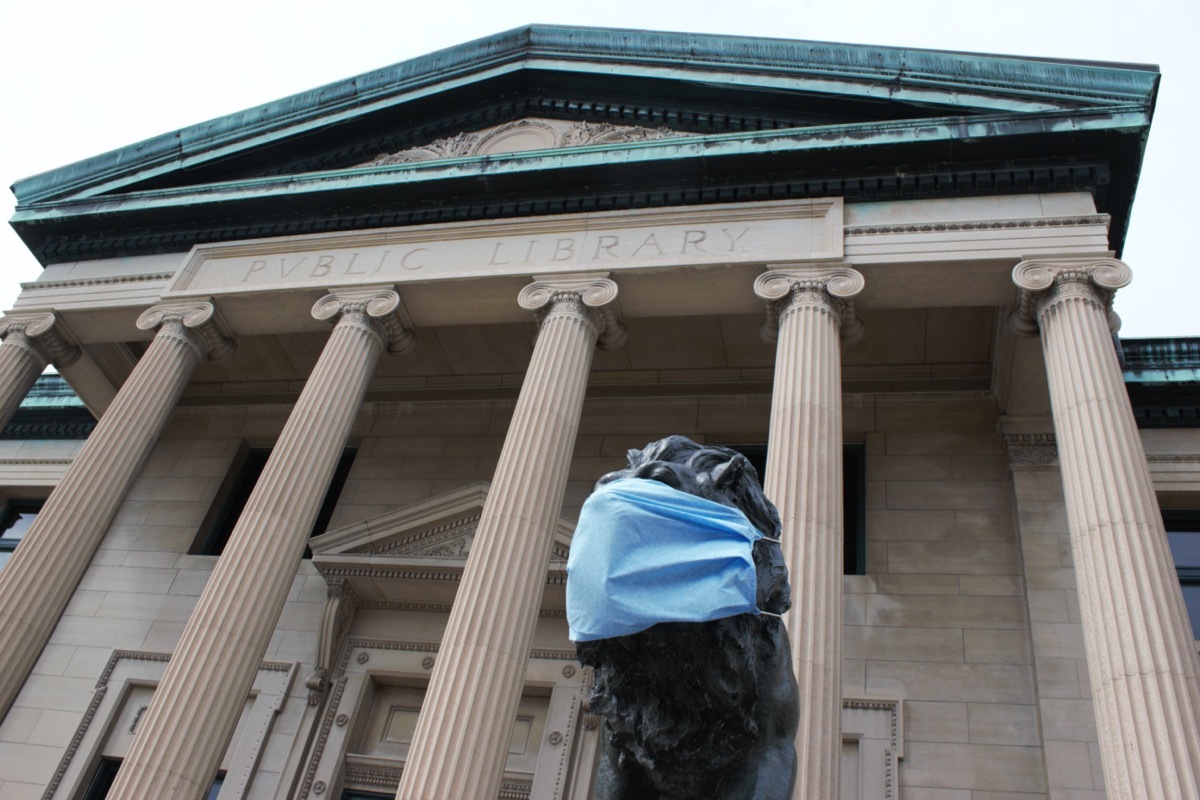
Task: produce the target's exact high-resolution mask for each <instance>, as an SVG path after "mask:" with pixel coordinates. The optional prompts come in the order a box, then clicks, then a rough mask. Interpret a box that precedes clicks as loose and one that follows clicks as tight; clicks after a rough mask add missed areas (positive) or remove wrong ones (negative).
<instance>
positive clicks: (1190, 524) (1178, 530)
mask: <svg viewBox="0 0 1200 800" xmlns="http://www.w3.org/2000/svg"><path fill="white" fill-rule="evenodd" d="M1163 524H1164V525H1165V526H1166V529H1167V544H1169V545H1170V547H1171V558H1173V559H1174V561H1175V572H1176V574H1177V575H1178V576H1179V588H1180V589H1181V590H1182V592H1183V602H1184V605H1186V606H1187V612H1188V618H1189V619H1190V620H1191V622H1192V637H1193V638H1195V639H1200V511H1164V512H1163Z"/></svg>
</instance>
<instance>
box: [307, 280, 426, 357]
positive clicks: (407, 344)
mask: <svg viewBox="0 0 1200 800" xmlns="http://www.w3.org/2000/svg"><path fill="white" fill-rule="evenodd" d="M312 315H313V317H314V318H316V319H319V320H334V321H335V322H336V324H339V325H355V324H357V325H359V326H361V327H363V328H364V329H366V330H368V331H370V333H371V334H372V335H374V336H375V337H377V338H378V339H379V340H380V342H381V343H382V344H383V345H384V346H385V347H386V348H387V351H388V352H389V353H399V354H401V355H407V354H408V353H411V352H412V351H413V348H415V347H416V346H417V335H416V334H415V333H414V332H413V330H412V327H413V326H412V323H411V321H410V320H409V317H408V312H407V311H406V310H405V308H404V304H403V303H401V302H400V295H399V293H398V292H397V291H396V290H395V288H394V287H392V286H363V287H356V288H343V289H331V290H330V292H329V294H327V295H325V296H324V297H322V298H321V299H320V300H318V301H317V302H316V304H315V305H314V306H313V308H312Z"/></svg>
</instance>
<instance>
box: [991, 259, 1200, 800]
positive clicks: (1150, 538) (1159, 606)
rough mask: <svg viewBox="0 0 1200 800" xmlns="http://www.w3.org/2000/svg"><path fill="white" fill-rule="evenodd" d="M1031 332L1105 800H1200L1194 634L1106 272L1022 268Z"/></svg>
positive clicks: (1103, 267)
mask: <svg viewBox="0 0 1200 800" xmlns="http://www.w3.org/2000/svg"><path fill="white" fill-rule="evenodd" d="M1013 278H1014V280H1015V282H1016V283H1017V285H1018V286H1019V287H1021V288H1022V289H1023V290H1025V291H1024V293H1023V297H1022V307H1021V308H1020V309H1019V310H1018V311H1017V312H1016V313H1015V314H1014V315H1013V321H1014V324H1015V325H1016V326H1017V327H1018V329H1024V330H1026V331H1027V332H1028V331H1030V330H1031V326H1032V325H1036V328H1032V330H1037V329H1040V331H1041V339H1042V349H1043V352H1044V354H1045V360H1046V372H1047V374H1048V376H1049V383H1050V399H1051V407H1052V410H1053V416H1054V428H1055V434H1056V439H1057V442H1058V452H1059V460H1060V462H1061V465H1062V477H1063V485H1064V488H1065V490H1066V491H1065V495H1066V505H1067V517H1068V522H1069V524H1070V530H1071V547H1072V552H1073V555H1074V561H1075V569H1076V572H1077V575H1078V580H1079V599H1080V617H1081V621H1082V623H1083V633H1084V642H1085V646H1086V648H1087V657H1088V670H1089V673H1090V675H1091V683H1092V694H1093V697H1094V698H1095V710H1096V723H1097V728H1098V734H1099V738H1100V746H1101V753H1102V758H1103V764H1104V778H1105V784H1106V788H1107V792H1108V797H1109V800H1134V798H1136V799H1137V800H1184V799H1185V798H1186V799H1187V800H1194V799H1195V798H1197V797H1200V690H1198V687H1197V671H1198V664H1197V659H1196V653H1195V650H1194V649H1193V647H1194V645H1193V642H1192V632H1191V628H1190V626H1189V625H1188V622H1187V616H1186V610H1185V608H1184V606H1183V601H1182V598H1181V596H1180V592H1179V582H1178V579H1177V577H1176V574H1175V568H1174V564H1173V562H1172V558H1171V553H1170V550H1169V548H1168V546H1167V539H1166V534H1165V532H1164V530H1163V525H1162V518H1161V516H1160V514H1159V510H1158V504H1157V502H1156V499H1155V496H1154V487H1153V484H1152V481H1151V477H1150V471H1149V468H1148V466H1147V464H1146V456H1145V453H1144V452H1143V449H1142V443H1141V439H1140V437H1139V435H1138V430H1137V424H1136V423H1135V421H1134V417H1133V412H1132V409H1131V407H1130V404H1129V398H1128V395H1127V394H1126V392H1125V387H1124V383H1123V381H1122V378H1121V369H1120V366H1119V364H1118V362H1117V356H1116V353H1115V351H1114V348H1113V343H1112V336H1111V333H1110V324H1109V323H1110V313H1109V306H1110V303H1111V300H1112V294H1113V291H1114V290H1116V289H1118V288H1120V287H1122V286H1125V285H1126V284H1127V283H1128V282H1129V279H1130V273H1129V268H1128V267H1127V266H1125V265H1124V264H1123V263H1121V262H1119V261H1116V260H1113V259H1092V260H1087V261H1074V262H1072V261H1065V262H1064V261H1057V260H1056V261H1046V262H1023V263H1022V264H1019V265H1018V266H1017V268H1016V270H1015V271H1014V273H1013Z"/></svg>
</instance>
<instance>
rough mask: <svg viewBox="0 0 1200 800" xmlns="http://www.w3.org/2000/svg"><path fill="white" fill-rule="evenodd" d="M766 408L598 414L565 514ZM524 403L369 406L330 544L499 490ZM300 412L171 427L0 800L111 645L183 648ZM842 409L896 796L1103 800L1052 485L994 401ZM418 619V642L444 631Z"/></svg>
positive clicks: (283, 648)
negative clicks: (675, 443) (232, 522)
mask: <svg viewBox="0 0 1200 800" xmlns="http://www.w3.org/2000/svg"><path fill="white" fill-rule="evenodd" d="M769 405H770V400H769V397H767V396H765V395H753V396H721V395H708V396H703V397H696V396H685V397H651V398H628V397H626V398H619V399H610V398H605V397H596V398H593V399H591V400H588V401H587V402H586V403H585V407H584V413H583V419H582V423H581V428H580V436H579V439H578V441H577V442H576V447H575V453H574V459H573V462H572V466H571V471H570V483H569V485H568V490H567V496H566V500H565V506H564V509H563V513H564V516H566V517H568V518H573V517H574V516H575V515H576V514H577V512H578V508H579V506H580V505H581V504H582V502H583V500H584V498H585V497H586V496H587V494H588V493H589V492H590V491H591V487H592V485H593V483H594V482H595V480H596V478H597V477H599V476H600V475H601V474H603V473H605V472H607V471H610V470H613V469H618V468H620V467H621V466H623V464H624V463H625V452H626V450H628V449H629V448H632V447H641V446H643V445H645V444H646V443H647V442H648V441H650V440H651V439H654V438H658V437H660V436H663V435H666V434H669V433H680V434H684V435H688V436H692V437H693V438H696V439H697V440H701V441H708V442H721V443H732V444H739V443H744V444H751V443H762V442H764V440H765V438H766V431H767V424H768V419H769V410H770V409H769ZM512 407H513V403H512V402H511V401H507V400H488V401H463V402H445V403H436V404H434V403H430V404H412V403H396V402H369V403H368V404H367V405H366V406H364V408H363V410H362V412H361V414H360V416H359V419H358V421H357V423H356V426H355V430H354V433H353V435H352V442H351V443H352V444H354V445H356V446H357V447H358V453H357V457H356V459H355V462H354V465H353V468H352V469H351V472H350V475H349V478H348V479H347V481H346V484H345V487H344V489H343V491H342V494H341V497H340V500H339V503H338V505H337V508H336V510H335V513H334V517H333V520H332V522H331V526H330V527H331V528H337V527H340V526H343V525H347V524H350V523H353V522H357V521H359V520H361V519H364V518H369V517H373V516H376V515H378V514H382V513H384V512H386V511H390V510H394V509H397V508H401V507H404V506H407V505H410V504H412V503H415V502H419V501H421V500H425V499H427V498H429V497H433V496H436V495H439V494H442V493H444V492H447V491H450V490H452V489H456V488H459V487H461V486H464V485H467V484H470V483H473V482H476V481H480V480H489V479H491V477H492V472H493V471H494V469H495V464H496V461H497V457H498V455H499V452H500V448H501V445H502V443H503V438H504V435H505V432H506V430H507V426H508V422H509V419H510V416H511V413H512ZM287 412H288V407H287V406H286V405H278V406H250V407H228V406H222V407H220V408H217V407H204V406H196V407H185V408H181V409H180V410H179V411H177V413H176V414H175V417H174V418H173V420H172V422H171V424H170V425H169V426H168V429H167V431H166V434H165V435H164V437H163V439H162V440H161V441H160V442H159V444H158V445H157V446H156V448H155V449H154V451H153V453H152V455H151V457H150V459H149V460H148V461H147V463H146V465H145V467H144V469H143V471H142V474H141V477H140V478H139V480H138V481H137V483H136V485H135V486H134V487H133V489H132V491H131V493H130V495H129V496H128V497H127V498H126V500H125V502H124V504H123V506H122V508H121V511H120V513H119V514H118V517H117V519H116V521H115V522H114V524H113V526H112V528H111V530H110V531H109V534H108V536H107V537H106V538H105V540H104V543H103V545H102V547H101V549H100V551H99V552H98V553H97V555H96V557H95V559H94V560H93V563H92V565H91V567H90V568H89V570H88V572H87V574H86V575H85V577H84V579H83V582H82V583H81V584H80V586H79V588H78V591H77V592H76V595H75V597H74V599H73V600H72V602H71V604H70V606H69V607H68V610H67V613H66V615H65V616H64V617H63V619H62V621H61V622H60V624H59V626H58V627H57V629H56V630H55V632H54V635H53V637H52V639H51V642H50V645H49V646H48V647H47V648H46V650H45V652H44V653H43V654H42V657H41V658H40V659H39V661H38V663H37V666H36V668H35V671H34V675H33V676H32V677H31V678H30V680H29V682H28V684H27V685H26V687H25V689H24V691H23V692H22V693H21V695H20V697H19V698H18V700H17V703H16V706H15V707H14V710H13V712H12V713H11V714H10V715H9V717H8V719H7V720H5V722H4V723H3V724H2V725H0V781H2V782H0V797H5V798H9V797H12V798H18V800H20V799H21V798H33V797H37V798H40V797H42V794H43V792H44V791H45V787H46V786H47V784H48V783H49V782H50V781H52V780H53V778H54V775H55V772H56V770H57V768H58V766H59V764H60V762H61V760H62V757H63V754H64V752H66V751H67V750H68V749H69V748H70V746H71V740H72V737H73V735H74V733H75V731H76V730H77V728H78V726H79V723H80V721H81V720H82V719H83V718H84V716H85V714H86V713H87V710H88V707H89V703H90V702H91V700H92V698H93V691H94V687H95V686H96V684H97V680H98V678H99V677H100V676H101V674H102V672H103V671H104V670H105V668H106V665H107V664H108V663H109V662H110V659H111V657H112V653H113V651H114V649H124V650H130V651H154V652H170V650H171V649H172V648H173V646H174V645H175V643H176V641H177V639H178V637H179V635H180V633H181V631H182V628H183V624H184V622H185V620H186V619H187V616H188V614H189V613H190V612H191V609H192V607H193V606H194V604H195V601H196V598H197V597H198V595H199V593H200V592H201V590H202V588H203V586H204V583H205V581H206V580H207V578H208V575H209V573H210V572H211V569H212V567H213V564H214V563H215V559H214V558H213V557H211V556H194V555H188V554H187V550H188V547H189V546H190V545H191V543H192V541H193V539H194V537H195V535H196V532H197V530H198V527H199V526H200V524H201V521H202V520H203V518H204V516H205V515H206V514H207V513H208V511H209V508H210V506H211V505H212V502H213V499H214V497H215V495H216V493H217V490H218V487H219V485H220V483H221V481H222V479H223V478H224V477H225V475H226V473H227V472H228V471H229V469H230V466H231V465H232V463H233V460H234V457H235V455H236V453H237V452H238V449H239V448H240V447H242V446H244V445H243V443H244V442H245V443H249V444H250V445H252V446H269V445H270V444H271V443H272V442H273V441H274V438H275V437H276V436H277V435H278V432H279V430H280V429H281V428H282V426H283V423H284V421H285V419H286V414H287ZM844 413H845V429H846V438H847V441H857V442H863V443H865V446H866V450H867V479H868V492H867V543H868V556H867V569H868V573H869V574H868V575H865V576H859V577H850V578H847V579H846V583H845V586H846V616H845V623H846V625H845V668H844V670H845V671H844V678H843V681H844V690H845V693H846V694H847V695H852V696H859V697H893V698H900V699H903V700H904V731H903V738H904V758H903V760H902V761H901V762H900V766H899V771H898V775H897V786H896V787H895V788H898V789H899V790H900V791H899V793H898V794H895V795H893V797H903V798H905V800H1036V799H1038V798H1040V799H1041V800H1053V799H1054V798H1064V799H1065V798H1071V799H1072V800H1098V798H1099V797H1100V796H1101V795H1100V794H1097V793H1096V790H1094V789H1092V788H1091V787H1092V786H1100V785H1102V784H1100V783H1099V781H1098V767H1097V766H1096V765H1095V757H1094V753H1093V748H1092V745H1091V744H1090V741H1091V740H1090V739H1089V738H1088V737H1089V736H1091V735H1092V733H1091V730H1090V728H1089V727H1088V724H1089V722H1088V720H1089V719H1090V718H1089V717H1088V713H1089V712H1090V700H1089V697H1088V693H1087V687H1086V670H1085V669H1084V668H1083V665H1082V662H1081V660H1080V659H1081V658H1082V650H1081V649H1077V646H1078V641H1077V639H1076V638H1074V637H1075V634H1074V633H1073V632H1072V630H1073V629H1072V628H1070V625H1073V624H1074V623H1075V622H1077V612H1076V611H1074V610H1073V605H1072V590H1073V584H1072V583H1070V576H1069V575H1068V574H1066V573H1065V572H1061V570H1062V569H1066V568H1067V567H1069V564H1067V565H1065V566H1064V564H1063V563H1062V561H1061V559H1062V558H1063V557H1064V556H1063V552H1066V549H1065V548H1066V545H1065V544H1062V548H1063V549H1062V550H1060V549H1056V548H1058V546H1059V545H1058V544H1056V543H1055V541H1051V540H1052V539H1053V538H1054V537H1056V536H1059V535H1061V536H1064V537H1065V527H1063V526H1065V522H1063V521H1062V520H1060V519H1059V518H1060V517H1061V516H1062V511H1061V489H1059V490H1058V491H1059V494H1058V495H1057V496H1056V495H1054V493H1053V489H1054V488H1055V484H1054V479H1055V478H1056V477H1057V473H1053V472H1051V473H1046V474H1045V475H1043V474H1041V473H1037V474H1034V473H1021V474H1019V475H1018V476H1017V479H1016V483H1015V484H1014V479H1013V477H1012V475H1011V474H1010V472H1009V468H1008V465H1007V459H1006V457H1005V455H1004V451H1003V447H1002V442H1001V439H1000V437H999V435H998V434H997V433H996V427H995V424H996V419H995V409H994V405H993V404H992V402H991V400H990V399H988V398H986V397H985V396H983V395H978V396H976V395H912V396H903V397H900V396H872V395H850V396H847V397H846V398H845V404H844ZM1014 487H1015V488H1014ZM1017 499H1019V500H1020V501H1021V502H1020V503H1019V504H1018V503H1017V502H1015V500H1017ZM1035 503H1041V504H1042V505H1036V504H1035ZM1018 511H1019V516H1018ZM1039 515H1040V516H1039ZM1056 520H1057V521H1056ZM1018 523H1019V526H1018ZM1060 523H1061V525H1060ZM1018 528H1019V529H1020V530H1019V529H1018ZM1019 533H1020V534H1022V535H1020V536H1019V535H1018V534H1019ZM1038 536H1043V537H1049V538H1042V539H1039V538H1038ZM1064 541H1065V539H1064ZM1059 544H1061V543H1059ZM1066 557H1068V558H1069V556H1066ZM1043 558H1046V559H1050V560H1053V559H1058V561H1057V562H1056V563H1057V566H1055V564H1051V563H1049V562H1046V563H1045V564H1043V563H1042V560H1041V559H1043ZM1027 587H1028V588H1029V589H1030V592H1029V594H1028V596H1027V595H1026V589H1027ZM325 601H326V586H325V582H324V580H323V578H322V577H321V576H320V575H318V574H317V573H316V570H315V569H314V568H313V567H312V565H311V564H310V563H308V562H304V563H303V564H301V566H300V568H299V569H298V571H297V575H296V579H295V582H294V584H293V587H292V590H291V593H290V595H289V600H288V603H287V605H286V606H285V608H284V611H283V615H282V617H281V619H280V622H279V624H278V626H277V629H276V631H275V634H274V636H273V638H272V640H271V643H270V646H269V649H268V652H267V653H266V656H265V657H266V659H267V660H269V661H278V662H300V664H301V666H300V667H299V669H298V671H297V675H298V676H299V677H298V678H297V679H296V680H294V681H293V683H292V684H291V686H290V688H289V690H288V696H287V698H286V701H285V702H284V703H283V704H282V705H281V708H280V713H279V714H278V715H277V716H276V718H275V719H274V722H273V725H272V727H271V733H270V735H269V737H268V741H267V743H266V746H265V747H264V749H263V751H262V756H261V758H260V761H259V766H258V770H259V772H260V774H261V775H262V776H264V777H263V778H262V779H261V780H258V781H254V782H252V783H251V784H250V787H249V791H248V792H247V794H246V796H247V797H254V798H259V797H264V798H265V797H275V796H286V795H279V794H277V792H278V791H280V789H279V786H282V785H283V784H282V783H279V782H277V781H275V776H277V775H282V774H287V773H288V771H289V770H291V771H292V772H294V771H295V770H296V769H298V768H299V767H300V761H299V760H298V756H297V755H296V753H297V751H298V750H299V751H302V750H303V744H304V736H307V735H308V731H309V730H310V727H309V726H311V725H312V724H313V722H312V720H313V716H312V713H311V712H306V708H307V706H306V699H307V690H306V688H305V686H304V678H305V677H306V676H307V675H308V674H309V673H310V672H311V669H312V668H313V666H314V664H315V661H316V658H317V646H318V633H319V631H320V627H321V618H322V613H323V611H324V609H325ZM365 619H366V618H364V620H365ZM412 622H413V624H414V625H415V626H416V627H415V628H412V629H411V630H410V631H409V633H408V634H406V635H411V636H414V637H416V636H421V635H422V634H421V633H420V631H424V633H426V634H429V635H430V636H435V635H436V630H439V629H440V625H441V621H440V620H437V621H429V620H426V621H424V622H421V621H419V620H418V619H417V618H415V617H414V619H413V620H412ZM422 626H425V628H428V630H425V629H424V628H423V627H422ZM1064 626H1066V627H1064ZM561 627H562V626H561V625H558V624H557V623H555V624H549V625H543V626H541V627H540V628H539V634H538V635H539V642H540V644H539V646H546V647H550V646H551V645H552V644H553V642H551V641H550V639H547V638H545V637H547V636H549V635H550V634H549V633H548V632H552V631H555V630H559V629H560V628H561ZM550 638H553V637H552V636H551V637H550ZM562 644H563V645H565V646H569V645H566V643H565V642H563V643H562ZM268 776H269V777H268ZM1085 782H1087V783H1089V784H1090V785H1089V786H1085V785H1084V783H1085Z"/></svg>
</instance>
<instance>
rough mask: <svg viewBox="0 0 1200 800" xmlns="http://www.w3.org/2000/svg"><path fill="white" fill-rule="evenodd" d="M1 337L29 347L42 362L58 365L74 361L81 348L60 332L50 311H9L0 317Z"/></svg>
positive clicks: (66, 364)
mask: <svg viewBox="0 0 1200 800" xmlns="http://www.w3.org/2000/svg"><path fill="white" fill-rule="evenodd" d="M0 339H3V340H4V341H5V343H7V344H8V345H9V346H14V345H15V346H17V347H21V348H24V349H26V350H28V351H29V352H30V353H32V354H33V356H34V357H36V358H37V359H38V360H39V361H41V362H42V363H43V365H44V364H54V366H55V367H58V368H60V369H62V368H64V367H69V366H71V365H72V364H74V363H75V362H76V361H77V360H78V359H79V355H80V352H81V351H80V349H79V348H78V347H77V346H76V345H75V344H73V343H72V342H71V341H70V339H69V338H68V336H67V335H66V334H65V333H64V332H63V326H62V323H60V322H59V321H58V318H57V316H55V314H54V312H53V311H40V312H34V313H23V312H16V311H13V312H9V313H8V314H5V315H4V316H3V317H0Z"/></svg>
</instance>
